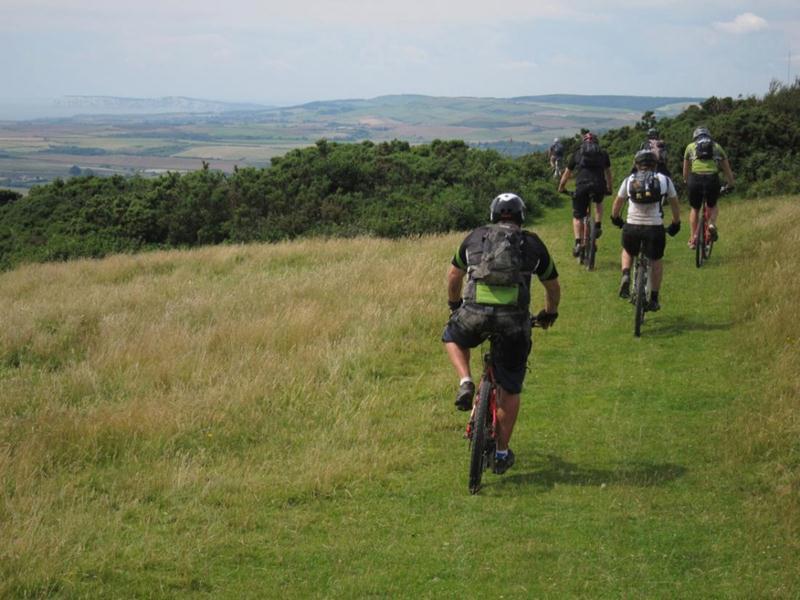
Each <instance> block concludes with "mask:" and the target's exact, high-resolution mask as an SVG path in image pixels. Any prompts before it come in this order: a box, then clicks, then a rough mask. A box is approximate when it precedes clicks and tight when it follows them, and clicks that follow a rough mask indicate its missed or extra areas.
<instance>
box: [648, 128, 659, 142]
mask: <svg viewBox="0 0 800 600" xmlns="http://www.w3.org/2000/svg"><path fill="white" fill-rule="evenodd" d="M647 139H648V140H657V139H658V129H656V128H655V127H651V128H650V129H648V130H647Z"/></svg>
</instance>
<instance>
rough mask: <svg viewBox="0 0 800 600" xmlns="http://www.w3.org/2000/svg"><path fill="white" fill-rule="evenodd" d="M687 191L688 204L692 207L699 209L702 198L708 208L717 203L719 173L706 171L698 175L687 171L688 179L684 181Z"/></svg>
mask: <svg viewBox="0 0 800 600" xmlns="http://www.w3.org/2000/svg"><path fill="white" fill-rule="evenodd" d="M686 187H687V189H688V191H689V204H690V205H691V207H692V208H694V209H699V208H700V207H701V206H702V205H703V198H705V201H706V204H708V207H709V208H714V207H715V206H716V205H717V199H718V198H719V187H720V183H719V173H708V174H704V175H700V174H697V173H689V181H687V182H686Z"/></svg>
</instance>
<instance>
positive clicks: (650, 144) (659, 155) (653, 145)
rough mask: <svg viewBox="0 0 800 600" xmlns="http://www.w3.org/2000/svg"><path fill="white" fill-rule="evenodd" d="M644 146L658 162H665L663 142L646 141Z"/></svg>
mask: <svg viewBox="0 0 800 600" xmlns="http://www.w3.org/2000/svg"><path fill="white" fill-rule="evenodd" d="M643 145H645V144H643ZM646 146H647V148H648V149H649V150H650V151H651V152H653V153H654V154H655V155H656V159H657V160H658V162H660V163H665V162H667V144H666V143H664V140H647V142H646Z"/></svg>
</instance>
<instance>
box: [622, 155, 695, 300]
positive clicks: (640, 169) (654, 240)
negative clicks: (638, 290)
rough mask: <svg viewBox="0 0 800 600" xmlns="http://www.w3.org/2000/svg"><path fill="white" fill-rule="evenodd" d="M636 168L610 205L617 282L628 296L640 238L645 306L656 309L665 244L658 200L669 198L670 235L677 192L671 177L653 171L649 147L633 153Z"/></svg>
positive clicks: (676, 219) (677, 222)
mask: <svg viewBox="0 0 800 600" xmlns="http://www.w3.org/2000/svg"><path fill="white" fill-rule="evenodd" d="M634 164H635V165H636V169H637V172H636V173H635V174H633V175H629V176H628V177H626V178H625V181H623V182H622V185H621V186H620V187H619V191H618V192H617V198H616V199H615V200H614V204H613V206H612V207H611V222H612V223H613V224H614V225H616V226H617V227H621V228H622V256H621V259H620V262H621V267H622V281H621V282H620V286H619V296H620V298H629V297H630V293H631V265H632V264H633V257H634V256H636V255H638V254H639V249H640V248H641V245H642V242H644V249H643V251H644V254H645V256H647V258H649V259H650V265H651V274H650V300H649V301H648V303H647V305H646V307H645V310H650V311H657V310H659V309H660V308H661V305H660V304H659V302H658V292H659V290H660V289H661V281H662V278H663V274H664V265H663V264H662V260H661V259H662V258H663V256H664V247H665V246H666V236H665V234H664V233H665V232H664V220H663V214H664V211H663V210H662V203H663V202H664V200H668V201H669V205H670V208H671V209H672V223H671V224H670V226H669V227H668V228H667V230H666V232H667V233H669V235H670V236H673V237H674V236H675V234H677V233H678V231H680V228H681V214H680V205H679V204H678V194H677V192H676V191H675V186H674V185H673V183H672V180H671V179H670V178H669V177H667V176H666V175H664V174H663V173H657V172H656V167H657V165H658V158H657V157H656V155H655V152H652V151H651V150H649V149H648V150H639V151H638V152H637V153H636V155H635V156H634ZM626 200H627V201H628V220H627V223H626V222H624V221H623V220H622V216H621V213H622V205H623V204H624V203H625V201H626Z"/></svg>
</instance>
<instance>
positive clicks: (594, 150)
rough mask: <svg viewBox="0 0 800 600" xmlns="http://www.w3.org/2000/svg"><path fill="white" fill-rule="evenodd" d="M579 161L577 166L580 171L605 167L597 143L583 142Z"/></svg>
mask: <svg viewBox="0 0 800 600" xmlns="http://www.w3.org/2000/svg"><path fill="white" fill-rule="evenodd" d="M580 153H581V154H580V160H579V161H578V166H579V167H581V168H582V169H597V168H603V167H605V161H604V160H603V153H602V151H601V150H600V144H599V143H597V142H590V141H585V142H583V143H582V144H581V149H580Z"/></svg>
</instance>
